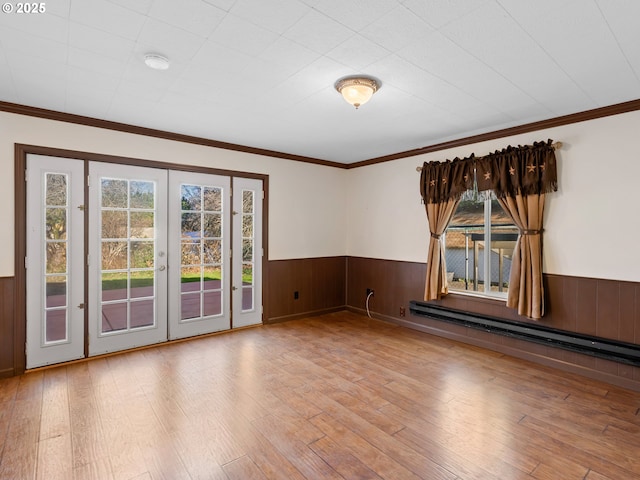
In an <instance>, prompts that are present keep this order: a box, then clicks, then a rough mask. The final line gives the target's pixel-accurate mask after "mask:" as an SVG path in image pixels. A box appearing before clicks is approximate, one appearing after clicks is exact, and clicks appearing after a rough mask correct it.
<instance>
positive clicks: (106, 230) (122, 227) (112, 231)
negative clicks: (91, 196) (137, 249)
mask: <svg viewBox="0 0 640 480" xmlns="http://www.w3.org/2000/svg"><path fill="white" fill-rule="evenodd" d="M102 238H127V211H126V210H103V211H102Z"/></svg>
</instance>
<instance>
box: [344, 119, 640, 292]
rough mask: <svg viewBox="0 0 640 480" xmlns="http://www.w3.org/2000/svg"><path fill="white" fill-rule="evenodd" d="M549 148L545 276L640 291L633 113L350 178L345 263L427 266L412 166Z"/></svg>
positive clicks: (638, 126) (639, 125) (639, 122)
mask: <svg viewBox="0 0 640 480" xmlns="http://www.w3.org/2000/svg"><path fill="white" fill-rule="evenodd" d="M548 138H552V139H553V140H554V141H561V142H562V143H563V147H562V149H561V150H559V151H557V152H556V156H557V158H558V167H559V170H558V183H559V189H558V192H555V193H551V194H549V195H548V197H547V204H546V210H545V213H546V216H545V234H544V271H545V272H547V273H553V274H561V275H570V276H585V277H593V278H606V279H615V280H630V281H640V257H638V255H637V254H636V252H637V244H638V241H640V208H639V206H640V111H635V112H630V113H626V114H622V115H617V116H613V117H605V118H601V119H597V120H592V121H588V122H582V123H576V124H572V125H566V126H563V127H557V128H552V129H547V130H541V131H537V132H531V133H528V134H523V135H517V136H513V137H506V138H501V139H498V140H492V141H488V142H482V143H477V144H473V145H467V146H464V147H457V148H455V149H449V150H444V151H440V152H436V153H431V154H426V155H421V156H416V157H412V158H405V159H401V160H396V161H392V162H387V163H382V164H377V165H371V166H368V167H363V168H358V169H353V170H349V171H347V177H348V182H347V183H348V185H349V189H348V192H347V206H348V213H347V225H348V231H347V254H348V255H353V256H362V257H371V258H381V259H391V260H404V261H416V262H424V261H425V260H426V256H427V246H428V241H429V233H428V229H427V224H426V215H425V212H424V206H423V205H422V204H421V203H420V194H419V185H418V184H419V179H420V174H419V173H418V172H416V166H419V165H422V163H423V162H424V161H432V160H445V159H453V158H455V157H456V156H459V157H466V156H468V155H470V154H471V153H472V152H475V154H476V155H484V154H486V153H489V152H491V151H494V150H499V149H502V148H504V147H506V146H507V145H510V144H511V145H519V144H522V145H524V144H531V143H533V142H534V141H541V140H547V139H548Z"/></svg>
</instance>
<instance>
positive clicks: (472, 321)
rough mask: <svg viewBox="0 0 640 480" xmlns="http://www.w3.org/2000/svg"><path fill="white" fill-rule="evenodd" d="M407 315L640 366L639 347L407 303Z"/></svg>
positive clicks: (538, 326)
mask: <svg viewBox="0 0 640 480" xmlns="http://www.w3.org/2000/svg"><path fill="white" fill-rule="evenodd" d="M409 310H410V311H411V314H413V315H417V316H421V317H428V318H431V319H434V320H441V321H443V322H448V323H453V324H456V325H462V326H465V327H468V328H474V329H476V330H482V331H485V332H491V333H495V334H496V335H504V336H507V337H512V338H518V339H521V340H528V341H530V342H535V343H539V344H542V345H547V346H550V347H557V348H563V349H565V350H571V351H573V352H578V353H582V354H585V355H591V356H594V357H599V358H605V359H607V360H613V361H616V362H621V363H625V364H628V365H634V366H640V345H636V344H634V343H626V342H620V341H617V340H609V339H606V338H600V337H594V336H590V335H582V334H579V333H574V332H568V331H566V330H558V329H554V328H549V327H545V326H543V325H537V324H531V323H526V322H517V321H512V320H503V319H500V318H495V317H489V316H486V315H479V314H476V313H471V312H464V311H460V310H453V309H449V308H444V307H440V306H436V305H430V304H428V303H424V302H418V301H411V302H410V304H409Z"/></svg>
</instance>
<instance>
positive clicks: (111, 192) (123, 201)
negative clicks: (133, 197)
mask: <svg viewBox="0 0 640 480" xmlns="http://www.w3.org/2000/svg"><path fill="white" fill-rule="evenodd" d="M101 189H102V206H103V207H110V208H127V207H128V205H127V200H128V194H127V191H128V185H127V181H126V180H115V179H111V178H103V179H102V184H101Z"/></svg>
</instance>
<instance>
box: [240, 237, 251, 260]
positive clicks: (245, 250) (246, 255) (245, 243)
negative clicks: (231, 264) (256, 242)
mask: <svg viewBox="0 0 640 480" xmlns="http://www.w3.org/2000/svg"><path fill="white" fill-rule="evenodd" d="M252 260H253V239H251V238H244V239H242V261H243V262H250V261H252Z"/></svg>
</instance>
